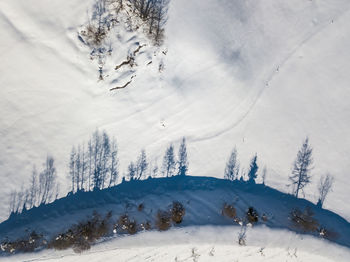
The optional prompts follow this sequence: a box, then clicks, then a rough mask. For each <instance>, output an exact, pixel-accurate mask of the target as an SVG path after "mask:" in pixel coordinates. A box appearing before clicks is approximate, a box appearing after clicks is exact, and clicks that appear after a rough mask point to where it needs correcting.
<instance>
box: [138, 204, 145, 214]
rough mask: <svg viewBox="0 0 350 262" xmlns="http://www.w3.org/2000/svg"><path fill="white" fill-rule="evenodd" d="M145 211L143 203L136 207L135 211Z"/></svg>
mask: <svg viewBox="0 0 350 262" xmlns="http://www.w3.org/2000/svg"><path fill="white" fill-rule="evenodd" d="M144 209H145V205H144V204H143V203H141V204H139V205H138V206H137V211H139V212H142V211H143V210H144Z"/></svg>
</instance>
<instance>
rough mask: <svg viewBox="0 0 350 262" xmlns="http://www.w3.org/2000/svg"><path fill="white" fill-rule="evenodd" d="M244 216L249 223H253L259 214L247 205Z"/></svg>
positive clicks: (256, 220)
mask: <svg viewBox="0 0 350 262" xmlns="http://www.w3.org/2000/svg"><path fill="white" fill-rule="evenodd" d="M246 218H247V220H248V222H249V223H252V224H254V223H257V222H258V221H259V214H258V212H257V211H256V210H255V209H254V208H253V207H249V208H248V211H247V213H246Z"/></svg>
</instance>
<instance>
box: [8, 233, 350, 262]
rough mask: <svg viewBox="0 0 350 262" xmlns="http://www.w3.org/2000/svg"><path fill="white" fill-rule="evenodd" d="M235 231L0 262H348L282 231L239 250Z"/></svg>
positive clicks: (119, 242) (165, 236) (156, 236)
mask: <svg viewBox="0 0 350 262" xmlns="http://www.w3.org/2000/svg"><path fill="white" fill-rule="evenodd" d="M238 233H239V231H238V229H237V228H235V227H227V226H226V227H210V226H202V227H189V228H186V229H173V230H170V231H169V232H162V233H160V232H145V233H141V234H139V235H136V236H131V237H125V238H119V239H115V240H113V241H110V242H105V243H101V244H99V245H97V246H94V247H93V248H92V249H91V250H90V251H88V252H86V253H82V254H74V253H73V251H71V250H67V251H63V252H62V251H60V252H57V251H52V250H48V251H43V252H39V253H34V254H29V255H28V254H25V255H18V256H15V257H9V258H4V260H3V261H9V262H12V261H18V260H21V261H63V262H66V261H67V262H68V261H74V262H77V261H87V260H88V261H91V262H97V261H115V260H116V259H118V261H156V262H158V261H159V262H164V261H183V262H185V261H188V262H190V261H191V262H192V261H223V262H224V261H240V262H255V261H259V262H260V261H276V262H281V261H319V262H326V261H339V262H343V261H344V262H346V261H348V258H349V255H350V252H349V250H348V249H346V248H343V247H340V246H337V245H334V244H330V243H327V242H324V241H321V240H318V239H313V238H312V237H302V238H301V237H300V236H299V235H295V234H293V233H291V232H286V231H284V230H269V229H267V228H258V229H256V228H252V229H249V230H248V234H247V242H248V243H250V244H249V245H247V246H239V245H238V244H237V242H236V238H237V235H238Z"/></svg>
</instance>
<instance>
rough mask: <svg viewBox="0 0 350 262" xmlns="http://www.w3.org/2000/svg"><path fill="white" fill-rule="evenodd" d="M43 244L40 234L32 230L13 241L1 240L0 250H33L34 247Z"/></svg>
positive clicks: (8, 251) (11, 251)
mask: <svg viewBox="0 0 350 262" xmlns="http://www.w3.org/2000/svg"><path fill="white" fill-rule="evenodd" d="M44 245H45V241H44V239H43V236H42V235H38V234H37V233H36V232H35V231H32V232H31V233H30V234H29V235H28V236H27V237H25V238H22V239H17V240H15V241H12V242H11V241H3V242H2V243H1V250H2V251H3V252H6V253H15V252H33V251H34V250H35V249H37V248H39V247H42V246H44Z"/></svg>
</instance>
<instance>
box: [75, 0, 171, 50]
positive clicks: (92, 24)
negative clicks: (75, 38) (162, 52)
mask: <svg viewBox="0 0 350 262" xmlns="http://www.w3.org/2000/svg"><path fill="white" fill-rule="evenodd" d="M169 1H170V0H96V2H95V4H94V6H93V9H92V15H91V18H90V19H89V24H88V25H87V27H86V29H85V30H83V31H82V32H81V35H82V36H83V38H84V40H85V42H86V43H88V44H89V45H91V46H94V47H98V46H100V45H101V43H102V42H103V40H104V39H105V37H106V36H107V34H108V31H109V30H110V29H111V28H112V27H113V25H114V24H115V23H117V22H118V15H119V12H120V11H121V10H123V9H125V7H126V6H128V7H130V8H131V9H132V12H133V13H134V14H135V15H136V16H137V17H139V18H140V19H141V20H142V21H143V23H144V25H146V28H147V33H148V35H149V36H150V37H151V38H153V40H154V42H155V43H156V44H161V43H162V40H163V37H164V25H165V23H166V21H167V13H168V5H169ZM126 13H127V14H128V15H129V17H128V20H129V23H131V24H132V22H131V20H132V16H130V14H129V12H126ZM130 29H131V28H130Z"/></svg>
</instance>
